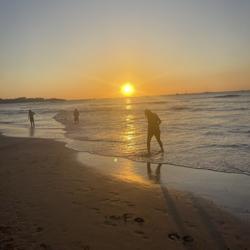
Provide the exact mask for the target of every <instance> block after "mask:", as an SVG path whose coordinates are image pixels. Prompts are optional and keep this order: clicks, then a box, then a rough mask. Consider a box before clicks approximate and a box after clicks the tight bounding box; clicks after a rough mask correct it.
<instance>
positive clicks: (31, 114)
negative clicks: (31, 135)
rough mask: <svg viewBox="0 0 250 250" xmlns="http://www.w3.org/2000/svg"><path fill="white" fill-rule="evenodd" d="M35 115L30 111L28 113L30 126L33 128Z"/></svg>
mask: <svg viewBox="0 0 250 250" xmlns="http://www.w3.org/2000/svg"><path fill="white" fill-rule="evenodd" d="M34 115H35V113H34V112H33V111H32V110H31V109H30V110H29V112H28V116H29V120H30V126H31V127H35V120H34Z"/></svg>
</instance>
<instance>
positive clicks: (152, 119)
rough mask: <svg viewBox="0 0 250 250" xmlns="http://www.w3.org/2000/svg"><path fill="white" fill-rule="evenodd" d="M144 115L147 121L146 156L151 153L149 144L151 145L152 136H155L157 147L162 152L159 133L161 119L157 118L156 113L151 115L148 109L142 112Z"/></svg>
mask: <svg viewBox="0 0 250 250" xmlns="http://www.w3.org/2000/svg"><path fill="white" fill-rule="evenodd" d="M144 113H145V116H146V118H147V120H148V136H147V149H148V154H150V153H151V151H150V144H151V139H152V137H153V136H155V138H156V140H157V142H158V143H159V145H160V147H161V152H164V150H163V145H162V141H161V131H160V124H161V119H160V118H159V116H158V115H157V114H156V113H153V112H152V111H151V110H149V109H146V110H145V111H144Z"/></svg>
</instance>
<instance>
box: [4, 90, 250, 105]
mask: <svg viewBox="0 0 250 250" xmlns="http://www.w3.org/2000/svg"><path fill="white" fill-rule="evenodd" d="M244 92H250V89H246V90H228V91H215V92H213V91H207V92H193V93H192V92H190V93H188V92H187V93H174V94H163V95H150V96H132V97H129V98H138V97H153V96H178V95H207V94H222V93H244ZM120 98H124V97H106V98H85V99H84V98H83V99H62V98H43V97H35V98H28V97H17V98H6V99H4V98H0V104H8V103H27V102H31V103H32V102H66V101H88V100H97V99H99V100H103V99H120Z"/></svg>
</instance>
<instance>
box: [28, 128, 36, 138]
mask: <svg viewBox="0 0 250 250" xmlns="http://www.w3.org/2000/svg"><path fill="white" fill-rule="evenodd" d="M29 132H30V137H33V136H34V134H35V127H33V126H32V127H30V130H29Z"/></svg>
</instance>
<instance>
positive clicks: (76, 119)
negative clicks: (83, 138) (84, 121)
mask: <svg viewBox="0 0 250 250" xmlns="http://www.w3.org/2000/svg"><path fill="white" fill-rule="evenodd" d="M73 115H74V123H75V124H78V123H79V116H80V113H79V111H78V109H75V110H74V113H73Z"/></svg>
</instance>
